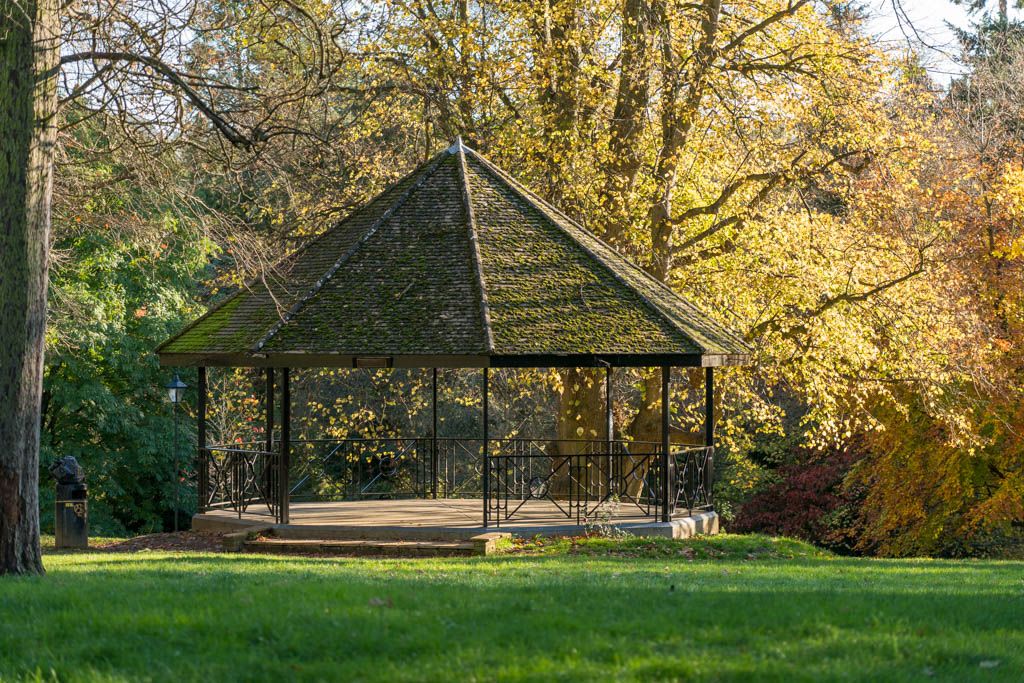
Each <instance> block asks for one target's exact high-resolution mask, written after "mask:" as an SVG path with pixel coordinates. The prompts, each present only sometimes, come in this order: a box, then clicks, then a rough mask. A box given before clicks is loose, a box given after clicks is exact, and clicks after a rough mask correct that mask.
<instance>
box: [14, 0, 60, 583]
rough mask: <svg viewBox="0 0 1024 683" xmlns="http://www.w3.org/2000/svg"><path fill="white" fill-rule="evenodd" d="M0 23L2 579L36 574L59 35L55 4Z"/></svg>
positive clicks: (24, 7) (17, 5)
mask: <svg viewBox="0 0 1024 683" xmlns="http://www.w3.org/2000/svg"><path fill="white" fill-rule="evenodd" d="M0 17H2V19H3V22H4V28H3V34H2V35H0V69H2V70H3V75H2V77H0V131H3V134H2V135H0V406H2V409H0V574H39V573H42V572H43V563H42V557H41V551H40V548H39V420H40V407H41V398H42V386H43V383H42V380H43V352H44V344H45V331H46V289H47V268H48V265H49V239H50V195H51V190H52V186H53V182H52V179H53V151H54V150H53V147H54V144H55V141H56V127H55V125H54V120H53V119H54V115H55V112H56V108H57V99H56V98H57V89H56V84H57V69H58V60H59V56H60V52H59V44H60V43H59V40H60V34H59V28H60V27H59V23H58V17H57V3H56V2H55V0H25V1H23V2H18V1H17V0H0Z"/></svg>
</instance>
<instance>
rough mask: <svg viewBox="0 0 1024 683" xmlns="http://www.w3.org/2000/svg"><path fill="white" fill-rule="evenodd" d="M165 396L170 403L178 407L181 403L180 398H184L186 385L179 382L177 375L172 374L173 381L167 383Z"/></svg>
mask: <svg viewBox="0 0 1024 683" xmlns="http://www.w3.org/2000/svg"><path fill="white" fill-rule="evenodd" d="M166 389H167V396H168V398H170V399H171V403H173V404H174V405H178V404H179V403H181V399H182V397H184V396H185V390H186V389H188V385H187V384H185V383H184V382H182V381H181V378H180V377H178V373H174V379H172V380H171V381H170V382H168V383H167V387H166Z"/></svg>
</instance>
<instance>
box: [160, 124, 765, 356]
mask: <svg viewBox="0 0 1024 683" xmlns="http://www.w3.org/2000/svg"><path fill="white" fill-rule="evenodd" d="M157 352H158V353H159V354H160V356H161V361H162V362H164V363H165V364H169V365H177V364H189V365H202V364H208V365H293V366H299V365H323V366H328V365H340V366H347V365H352V364H354V363H355V359H356V358H357V357H380V358H385V359H388V360H387V362H388V363H390V364H394V365H412V366H416V365H420V366H429V365H466V366H480V365H495V366H498V365H517V364H527V363H535V364H538V365H544V364H559V362H558V360H559V359H564V361H565V363H566V364H581V365H583V364H602V363H611V364H619V365H633V364H650V365H654V364H661V363H674V364H679V365H722V364H730V365H731V364H740V363H744V362H746V361H747V360H748V354H749V349H748V348H747V346H746V345H745V344H744V343H743V342H742V340H741V339H740V338H739V337H738V336H737V335H735V334H733V333H732V332H730V331H729V330H727V329H726V328H725V327H723V326H721V325H719V324H718V323H716V322H715V321H713V320H712V319H710V318H708V317H707V316H706V315H704V314H703V313H702V312H700V311H699V310H698V309H697V308H696V307H694V306H693V305H692V304H690V303H688V302H687V301H685V300H684V299H682V298H681V297H680V296H678V295H677V294H676V293H674V292H673V291H671V290H670V289H669V288H668V287H666V286H665V285H663V284H662V283H660V282H658V281H656V280H655V279H653V278H651V277H650V276H648V275H647V274H646V273H645V272H643V271H642V270H641V269H639V268H638V267H636V266H635V265H633V264H632V263H630V262H629V261H627V260H626V259H624V258H623V257H622V256H620V255H619V254H618V253H617V252H615V250H614V249H612V248H611V247H609V246H608V245H606V244H605V243H603V242H602V241H601V240H599V239H598V238H597V237H595V236H594V235H593V234H591V233H590V232H588V231H587V230H585V229H584V228H582V227H580V226H579V225H578V224H576V223H575V222H573V221H572V220H571V219H569V218H568V217H566V216H565V215H564V214H562V213H561V212H560V211H558V210H557V209H555V208H554V207H552V206H550V205H549V204H547V203H545V202H544V201H543V200H541V199H540V198H539V197H537V196H535V195H533V194H532V193H531V192H530V191H529V190H527V189H526V188H524V187H523V186H521V185H520V184H519V183H517V182H516V181H515V180H514V179H512V178H511V177H509V176H508V175H507V174H506V173H505V172H504V171H502V170H501V169H499V168H497V167H496V166H494V165H493V164H491V163H490V162H489V161H487V160H486V159H484V158H483V157H481V156H480V155H479V154H477V153H476V152H474V151H473V150H471V149H469V148H468V147H466V146H465V145H463V144H462V143H461V142H456V143H455V144H454V145H452V147H451V148H449V149H447V150H445V151H444V152H442V153H440V154H439V155H437V156H436V157H434V158H433V159H431V160H429V161H427V162H426V163H424V164H422V165H420V166H419V167H418V168H416V169H415V170H414V171H413V172H412V173H410V174H409V175H408V176H406V177H405V178H404V179H402V180H401V181H399V182H398V183H396V184H395V185H394V186H392V187H391V188H389V189H388V190H386V191H385V192H383V193H382V194H380V195H379V196H378V197H376V198H375V199H373V200H372V201H370V202H368V203H367V204H366V205H364V206H363V207H361V208H359V209H357V210H356V211H354V212H353V213H352V214H351V215H349V216H348V217H347V218H346V219H344V220H343V221H341V222H340V223H338V224H337V225H336V226H335V227H333V228H332V229H330V230H328V231H327V232H325V233H324V234H322V235H321V236H320V237H318V238H316V239H314V240H312V241H311V242H309V243H307V244H306V245H305V246H303V247H302V248H301V249H299V250H298V251H296V252H295V253H294V254H292V255H290V256H289V257H287V258H286V259H284V260H283V261H282V262H281V263H280V264H278V266H277V267H276V268H275V269H274V270H273V275H272V276H271V277H269V278H268V281H267V282H260V283H250V284H249V286H247V287H246V288H244V289H242V290H240V291H239V292H237V293H235V294H234V295H233V296H231V297H230V298H228V299H227V300H226V301H225V302H224V303H222V304H220V305H219V306H217V307H215V308H214V309H212V310H211V311H210V312H209V313H207V314H206V315H205V316H203V317H202V318H200V319H199V320H197V321H196V322H194V323H193V324H192V325H190V326H189V327H187V328H185V330H184V331H182V332H181V333H180V334H178V335H177V336H175V337H173V338H171V339H170V340H168V341H167V342H165V343H164V344H163V345H161V347H160V348H159V349H158V350H157Z"/></svg>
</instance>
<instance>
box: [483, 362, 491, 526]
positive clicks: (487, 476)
mask: <svg viewBox="0 0 1024 683" xmlns="http://www.w3.org/2000/svg"><path fill="white" fill-rule="evenodd" d="M489 379H490V368H484V386H483V391H484V406H483V407H484V450H483V454H484V463H483V477H484V481H483V489H484V528H487V522H488V517H489V514H490V505H491V459H490V458H489V457H488V453H487V437H488V424H487V423H488V422H489V418H490V415H489V411H488V405H487V399H488V396H487V394H488V383H489V382H488V380H489Z"/></svg>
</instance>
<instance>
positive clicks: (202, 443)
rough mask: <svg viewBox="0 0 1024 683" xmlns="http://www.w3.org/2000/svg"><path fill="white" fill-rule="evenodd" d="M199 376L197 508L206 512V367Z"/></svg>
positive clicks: (208, 484)
mask: <svg viewBox="0 0 1024 683" xmlns="http://www.w3.org/2000/svg"><path fill="white" fill-rule="evenodd" d="M198 374H199V378H198V381H197V382H196V384H197V386H196V391H197V392H198V397H197V401H196V411H197V412H198V416H197V425H196V444H197V446H198V447H199V452H198V454H197V455H198V456H199V458H198V460H199V465H198V475H199V476H198V480H199V481H198V488H199V491H198V494H199V495H198V497H199V501H198V503H197V509H198V511H199V512H206V510H207V505H208V503H209V501H210V452H209V451H208V450H207V449H206V368H205V367H200V368H199V373H198Z"/></svg>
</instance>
